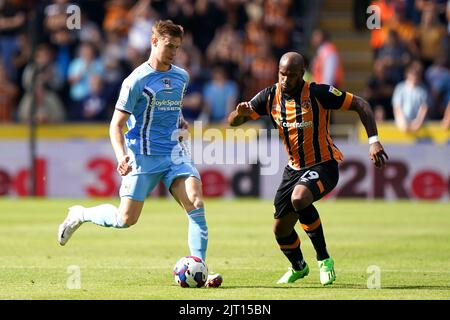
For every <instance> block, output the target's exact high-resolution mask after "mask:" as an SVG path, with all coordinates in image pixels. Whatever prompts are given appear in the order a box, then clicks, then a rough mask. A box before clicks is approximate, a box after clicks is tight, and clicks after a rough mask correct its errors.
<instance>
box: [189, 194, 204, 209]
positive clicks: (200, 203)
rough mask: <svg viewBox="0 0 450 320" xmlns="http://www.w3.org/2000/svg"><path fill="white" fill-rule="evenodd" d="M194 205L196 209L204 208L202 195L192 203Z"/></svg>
mask: <svg viewBox="0 0 450 320" xmlns="http://www.w3.org/2000/svg"><path fill="white" fill-rule="evenodd" d="M192 205H193V206H194V207H195V209H198V208H203V206H204V204H203V200H202V199H201V198H200V197H196V198H195V199H194V201H193V203H192Z"/></svg>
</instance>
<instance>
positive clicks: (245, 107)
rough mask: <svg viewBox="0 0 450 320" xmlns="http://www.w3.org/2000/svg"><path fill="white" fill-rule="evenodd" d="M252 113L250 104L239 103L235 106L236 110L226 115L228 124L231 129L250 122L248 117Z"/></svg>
mask: <svg viewBox="0 0 450 320" xmlns="http://www.w3.org/2000/svg"><path fill="white" fill-rule="evenodd" d="M252 112H253V108H252V105H251V104H250V102H241V103H239V104H238V105H237V106H236V110H234V111H232V112H231V113H230V114H229V115H228V123H229V124H230V126H232V127H237V126H240V125H241V124H243V123H245V122H247V121H248V120H250V115H251V113H252Z"/></svg>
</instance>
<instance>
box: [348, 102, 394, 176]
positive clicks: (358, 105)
mask: <svg viewBox="0 0 450 320" xmlns="http://www.w3.org/2000/svg"><path fill="white" fill-rule="evenodd" d="M349 110H353V111H356V112H357V113H358V115H359V118H360V119H361V122H362V124H363V125H364V128H365V129H366V132H367V136H368V137H369V145H370V148H369V157H370V159H371V160H372V161H373V163H374V164H375V166H376V167H377V168H381V167H383V166H384V165H385V163H386V160H387V159H389V157H388V155H387V154H386V152H385V151H384V148H383V146H382V145H381V143H380V142H379V141H378V130H377V124H376V122H375V117H374V115H373V112H372V109H371V108H370V105H369V103H368V102H367V101H366V100H364V99H362V98H361V97H358V96H356V95H354V96H353V99H352V103H351V105H350V108H349Z"/></svg>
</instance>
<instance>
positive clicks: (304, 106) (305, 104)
mask: <svg viewBox="0 0 450 320" xmlns="http://www.w3.org/2000/svg"><path fill="white" fill-rule="evenodd" d="M302 109H305V110H309V109H311V100H310V99H307V100H302Z"/></svg>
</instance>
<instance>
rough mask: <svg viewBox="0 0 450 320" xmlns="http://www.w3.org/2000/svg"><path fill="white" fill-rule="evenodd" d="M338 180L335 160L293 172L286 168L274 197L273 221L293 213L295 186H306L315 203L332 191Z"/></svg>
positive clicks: (288, 167)
mask: <svg viewBox="0 0 450 320" xmlns="http://www.w3.org/2000/svg"><path fill="white" fill-rule="evenodd" d="M338 180H339V170H338V163H337V162H336V161H335V160H330V161H326V162H323V163H319V164H317V165H314V166H312V167H310V168H307V169H302V170H294V169H292V168H291V167H290V166H286V168H285V169H284V173H283V180H282V181H281V184H280V186H279V187H278V190H277V194H276V195H275V200H274V206H275V213H274V217H275V219H278V218H281V217H283V216H285V215H286V214H288V213H289V212H294V211H295V210H294V207H293V206H292V200H291V196H292V192H293V191H294V188H295V186H296V185H299V184H301V185H304V186H306V187H307V188H308V189H309V190H310V191H311V193H312V194H313V197H314V201H317V200H319V199H321V198H322V197H323V196H325V195H326V194H327V193H329V192H330V191H331V190H333V189H334V187H336V185H337V183H338Z"/></svg>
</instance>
